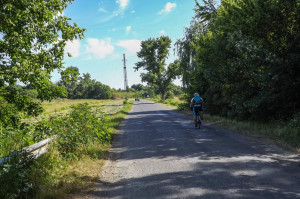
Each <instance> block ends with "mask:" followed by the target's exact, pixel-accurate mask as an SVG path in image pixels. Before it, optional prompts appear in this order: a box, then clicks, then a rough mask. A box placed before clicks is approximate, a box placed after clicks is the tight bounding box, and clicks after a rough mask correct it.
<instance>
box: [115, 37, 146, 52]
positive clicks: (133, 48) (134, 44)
mask: <svg viewBox="0 0 300 199" xmlns="http://www.w3.org/2000/svg"><path fill="white" fill-rule="evenodd" d="M117 45H118V46H120V47H123V48H125V49H126V51H127V53H129V54H135V53H136V52H138V51H140V49H141V41H140V40H136V39H131V40H122V41H119V42H118V43H117Z"/></svg>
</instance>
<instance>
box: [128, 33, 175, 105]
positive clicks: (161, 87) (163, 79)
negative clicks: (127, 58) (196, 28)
mask: <svg viewBox="0 0 300 199" xmlns="http://www.w3.org/2000/svg"><path fill="white" fill-rule="evenodd" d="M170 47H171V39H170V38H169V37H167V36H161V37H160V38H156V39H152V38H150V39H148V40H146V41H142V43H141V50H140V51H139V52H138V53H137V56H138V57H139V58H140V59H141V60H142V61H139V62H137V63H136V64H135V65H136V67H134V69H135V71H137V70H139V69H140V68H143V69H144V70H146V71H147V72H146V73H141V78H142V82H147V83H148V84H150V85H151V86H154V87H155V88H156V89H157V91H158V92H159V93H160V94H161V98H162V99H165V98H166V93H167V90H168V87H169V86H170V85H171V83H172V80H174V79H175V78H176V76H177V72H178V70H177V69H178V65H179V62H178V61H177V60H176V61H174V63H171V64H169V66H168V68H166V59H167V58H168V55H169V48H170Z"/></svg>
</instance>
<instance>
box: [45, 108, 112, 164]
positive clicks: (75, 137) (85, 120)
mask: <svg viewBox="0 0 300 199" xmlns="http://www.w3.org/2000/svg"><path fill="white" fill-rule="evenodd" d="M50 123H51V126H52V132H51V133H50V134H55V135H57V141H56V145H57V148H58V151H59V152H60V153H61V154H62V155H63V156H64V157H67V158H71V159H73V158H75V159H76V158H77V157H78V153H77V151H76V150H77V148H79V147H87V146H88V145H89V144H92V143H94V142H99V143H106V142H109V141H110V140H111V136H110V130H109V128H108V127H107V125H106V118H105V116H104V113H103V112H102V111H101V110H100V109H99V107H96V108H94V109H93V108H92V107H91V106H89V105H88V104H86V103H85V104H79V105H76V106H72V110H71V113H70V114H69V115H67V116H60V117H58V118H51V119H50Z"/></svg>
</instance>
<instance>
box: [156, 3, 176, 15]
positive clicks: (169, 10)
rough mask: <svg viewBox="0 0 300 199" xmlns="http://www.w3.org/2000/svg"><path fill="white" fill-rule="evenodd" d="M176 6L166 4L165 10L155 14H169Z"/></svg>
mask: <svg viewBox="0 0 300 199" xmlns="http://www.w3.org/2000/svg"><path fill="white" fill-rule="evenodd" d="M176 6H177V5H176V3H171V2H168V3H167V4H166V5H165V8H164V9H162V10H161V11H159V12H158V13H157V14H159V15H161V14H163V13H167V12H171V11H172V10H173V9H174V8H175V7H176Z"/></svg>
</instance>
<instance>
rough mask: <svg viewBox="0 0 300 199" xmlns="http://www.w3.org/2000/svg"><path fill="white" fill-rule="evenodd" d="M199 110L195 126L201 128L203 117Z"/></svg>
mask: <svg viewBox="0 0 300 199" xmlns="http://www.w3.org/2000/svg"><path fill="white" fill-rule="evenodd" d="M199 112H200V111H199V110H198V111H196V124H195V127H197V126H198V127H199V129H200V127H201V117H200V114H199Z"/></svg>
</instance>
